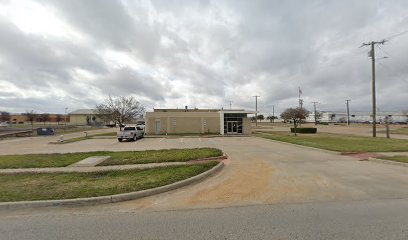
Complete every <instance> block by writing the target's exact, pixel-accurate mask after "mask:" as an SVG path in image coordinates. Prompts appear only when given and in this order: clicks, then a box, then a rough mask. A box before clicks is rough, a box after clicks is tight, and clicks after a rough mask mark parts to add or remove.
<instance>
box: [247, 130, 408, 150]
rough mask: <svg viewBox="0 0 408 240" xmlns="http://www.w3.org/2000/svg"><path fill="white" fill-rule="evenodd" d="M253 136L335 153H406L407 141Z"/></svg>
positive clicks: (320, 135) (281, 134)
mask: <svg viewBox="0 0 408 240" xmlns="http://www.w3.org/2000/svg"><path fill="white" fill-rule="evenodd" d="M255 136H258V137H263V138H267V139H272V140H277V141H282V142H288V143H294V144H299V145H304V146H309V147H315V148H321V149H326V150H331V151H337V152H406V151H408V140H401V139H387V138H379V137H377V138H371V137H359V136H345V135H340V134H329V133H318V134H298V136H293V135H292V134H289V133H288V132H273V133H266V132H257V133H255Z"/></svg>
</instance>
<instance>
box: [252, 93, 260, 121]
mask: <svg viewBox="0 0 408 240" xmlns="http://www.w3.org/2000/svg"><path fill="white" fill-rule="evenodd" d="M253 97H254V98H255V126H258V98H259V97H260V96H253Z"/></svg>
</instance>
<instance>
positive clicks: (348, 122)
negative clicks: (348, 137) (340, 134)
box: [346, 99, 351, 126]
mask: <svg viewBox="0 0 408 240" xmlns="http://www.w3.org/2000/svg"><path fill="white" fill-rule="evenodd" d="M350 101H351V100H350V99H347V100H346V105H347V126H349V125H350V111H349V102H350Z"/></svg>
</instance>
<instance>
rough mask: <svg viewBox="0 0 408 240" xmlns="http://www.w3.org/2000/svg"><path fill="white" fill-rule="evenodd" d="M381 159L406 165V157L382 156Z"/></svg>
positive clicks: (407, 158)
mask: <svg viewBox="0 0 408 240" xmlns="http://www.w3.org/2000/svg"><path fill="white" fill-rule="evenodd" d="M381 158H382V159H387V160H391V161H396V162H403V163H408V156H384V157H381Z"/></svg>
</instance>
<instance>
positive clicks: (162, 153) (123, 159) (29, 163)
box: [0, 148, 222, 169]
mask: <svg viewBox="0 0 408 240" xmlns="http://www.w3.org/2000/svg"><path fill="white" fill-rule="evenodd" d="M221 155H222V151H221V150H219V149H215V148H195V149H167V150H148V151H126V152H85V153H63V154H60V153H52V154H25V155H0V169H1V168H43V167H65V166H68V165H71V164H73V163H75V162H78V161H80V160H83V159H85V158H87V157H91V156H111V157H112V158H111V159H110V160H107V161H106V162H104V163H103V164H104V165H119V164H140V163H157V162H179V161H180V162H182V161H188V160H193V159H198V158H205V157H215V156H221Z"/></svg>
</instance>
